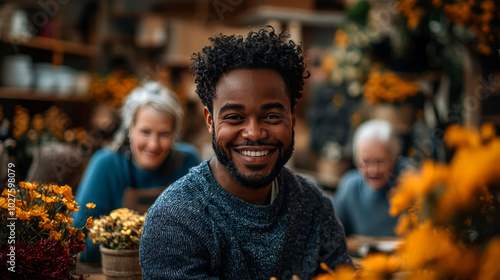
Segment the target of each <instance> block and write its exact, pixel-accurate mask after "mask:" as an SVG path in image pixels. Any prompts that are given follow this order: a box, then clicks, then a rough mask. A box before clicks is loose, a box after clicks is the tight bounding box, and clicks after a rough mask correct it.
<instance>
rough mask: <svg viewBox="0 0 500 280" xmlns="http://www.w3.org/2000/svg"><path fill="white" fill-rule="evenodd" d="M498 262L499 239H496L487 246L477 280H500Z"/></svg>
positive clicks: (499, 251)
mask: <svg viewBox="0 0 500 280" xmlns="http://www.w3.org/2000/svg"><path fill="white" fill-rule="evenodd" d="M498 260H500V238H496V239H494V240H492V241H491V242H490V243H489V244H488V247H487V248H486V252H485V253H484V255H483V256H482V258H481V262H480V263H481V264H480V268H479V273H478V277H477V280H496V279H500V267H499V266H498Z"/></svg>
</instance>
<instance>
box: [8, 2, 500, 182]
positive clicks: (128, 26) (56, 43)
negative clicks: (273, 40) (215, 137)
mask: <svg viewBox="0 0 500 280" xmlns="http://www.w3.org/2000/svg"><path fill="white" fill-rule="evenodd" d="M407 2H408V1H404V0H392V1H382V0H369V1H363V0H359V1H357V0H303V1H299V0H288V1H284V0H257V1H245V0H232V1H229V0H145V1H133V0H101V1H97V0H81V1H73V0H66V1H59V0H47V1H37V0H22V1H16V0H3V1H2V0H0V22H1V23H0V65H2V68H0V75H1V76H0V77H1V78H2V79H0V82H1V84H0V102H1V104H0V105H1V106H2V116H3V119H4V120H13V119H14V116H15V115H16V112H18V111H16V105H18V106H22V107H23V108H25V109H26V110H27V111H28V112H29V115H30V117H31V118H33V117H34V116H35V115H37V114H41V115H44V114H45V113H46V112H47V111H48V110H49V109H50V108H52V107H53V106H56V107H57V108H59V109H61V112H62V113H64V114H66V115H67V116H68V119H69V120H70V121H71V123H70V124H67V126H66V127H65V129H67V130H70V129H73V128H78V127H82V128H83V129H85V131H86V132H87V133H88V134H89V135H91V134H92V133H93V134H94V135H97V136H94V138H95V139H97V140H93V141H91V142H92V143H91V144H89V143H88V142H89V141H87V145H89V146H91V150H93V149H97V148H99V147H102V146H104V145H106V143H108V141H109V140H110V139H111V136H112V134H113V132H114V130H115V129H116V127H117V124H118V123H119V118H118V117H117V108H118V107H119V106H120V104H121V101H122V99H123V97H124V96H125V95H126V94H127V91H128V90H130V89H131V88H133V87H134V86H135V85H137V84H138V83H139V82H140V81H142V80H143V79H155V80H159V81H160V82H162V83H163V84H165V85H166V86H168V87H170V88H172V89H173V90H174V91H175V92H176V93H177V94H178V95H179V98H180V100H181V101H182V104H183V106H184V109H185V110H186V112H187V113H186V116H188V117H187V118H186V120H185V127H184V132H183V137H182V140H184V141H187V142H190V143H192V144H194V145H195V146H196V147H197V148H198V149H199V152H200V154H201V155H202V158H208V157H210V156H211V142H210V140H211V139H210V135H208V133H206V130H205V128H204V124H203V116H202V113H201V112H202V108H201V104H200V102H199V100H198V97H197V96H196V94H195V92H194V84H193V79H192V76H191V74H190V72H189V66H190V63H191V62H190V57H191V54H192V53H193V52H196V51H198V50H200V49H201V48H202V47H203V46H204V45H206V44H208V43H209V40H208V37H209V36H213V35H216V34H218V33H239V34H246V33H248V31H249V30H255V29H259V28H261V27H263V26H265V25H272V26H274V27H275V28H276V29H277V30H281V29H284V28H286V29H288V30H289V32H290V35H291V39H292V40H294V41H296V42H301V43H302V47H303V50H304V57H305V62H306V64H307V67H308V70H309V72H310V73H311V77H310V78H309V79H308V80H307V81H306V85H305V87H304V95H303V98H302V100H301V101H300V102H299V103H298V107H297V127H296V147H295V153H294V157H293V158H292V160H291V162H290V163H289V165H290V167H292V168H295V169H296V170H299V171H300V172H301V173H303V174H305V175H306V176H309V177H311V178H312V179H314V180H316V181H317V182H318V183H319V184H320V185H322V186H324V187H325V189H328V188H330V189H333V190H334V188H335V186H336V184H337V183H338V179H339V178H340V176H341V175H342V174H343V172H345V171H346V170H347V169H349V168H352V161H351V158H350V154H351V153H350V144H349V142H350V137H351V134H352V131H353V129H354V128H355V127H356V126H357V125H358V124H359V123H360V122H362V121H364V120H366V119H368V118H372V117H382V118H387V119H390V120H391V121H392V122H393V123H394V124H395V125H396V127H397V128H398V129H399V131H400V133H401V136H402V139H403V140H404V141H405V143H406V144H405V145H406V152H407V155H408V156H410V157H413V158H414V159H415V161H416V162H419V161H420V160H422V159H423V158H425V157H434V158H437V159H441V160H444V159H445V158H446V157H447V153H448V152H447V151H446V150H444V148H443V147H442V133H439V132H440V131H442V130H443V129H444V128H445V127H446V126H447V125H449V124H450V123H464V124H468V125H472V126H476V127H478V126H479V125H480V124H482V123H484V122H493V123H494V124H495V125H496V127H497V129H498V130H500V117H499V116H500V109H499V108H500V106H499V104H500V97H499V95H500V86H499V85H500V75H499V73H500V69H499V68H498V65H500V59H499V57H500V56H499V55H498V53H497V52H498V48H496V47H495V46H498V45H499V44H498V42H500V35H499V34H498V29H499V28H498V27H499V26H497V25H498V23H499V20H498V19H497V17H494V20H493V21H492V22H491V24H490V25H488V26H489V27H491V29H492V30H495V31H494V33H492V35H491V36H493V39H494V40H493V42H494V44H493V48H492V49H491V50H490V53H489V54H485V53H480V52H478V48H477V43H478V42H479V40H478V39H477V36H478V35H477V34H476V37H474V32H470V30H468V29H467V28H465V27H461V26H459V25H457V24H455V23H454V22H453V20H452V19H449V18H447V16H446V14H445V13H444V10H443V9H442V8H441V9H438V8H432V7H431V6H426V8H425V9H424V11H425V12H426V13H424V15H423V16H422V17H420V18H419V20H418V21H417V20H415V18H411V17H412V15H414V14H412V13H411V11H412V10H411V9H415V8H417V6H416V5H426V4H428V3H427V2H429V3H430V1H424V0H420V1H417V2H415V3H414V6H410V7H409V8H408V7H407V6H404V5H407ZM448 2H449V3H451V4H452V3H453V2H454V1H451V0H450V1H448ZM448 2H447V3H448ZM412 3H413V2H412ZM397 5H401V6H400V7H403V8H405V7H406V8H408V9H406V10H405V9H402V11H410V12H409V13H408V14H407V15H402V14H401V13H399V12H398V10H396V9H394V7H396V6H397ZM476 10H477V9H476ZM476 10H474V11H476ZM412 20H413V21H412ZM409 23H412V24H414V26H412V27H411V28H410V27H408V26H409ZM468 28H469V29H470V27H468ZM471 34H472V35H471ZM482 50H485V48H483V49H482ZM374 66H378V67H379V68H378V69H379V71H380V72H393V73H395V74H396V75H398V77H400V78H401V79H402V80H403V81H406V82H413V83H416V84H417V85H418V87H419V92H418V94H417V95H416V97H413V98H409V99H408V100H406V101H404V102H399V103H398V102H392V103H391V102H380V103H379V104H368V103H367V102H366V99H365V98H364V96H363V91H364V90H365V89H364V85H366V84H367V82H368V80H369V78H370V73H372V70H373V69H374ZM16 69H17V70H16ZM389 103H390V104H389ZM403 103H404V104H403ZM30 121H32V119H30ZM4 125H5V124H4ZM28 126H29V125H28ZM28 131H29V129H27V130H26V133H27V132H28ZM69 135H71V133H70V134H69ZM5 137H7V134H6V136H5ZM5 137H4V138H5ZM70 138H71V137H70ZM89 138H90V137H89ZM63 142H64V140H63ZM90 154H91V152H90V153H89V155H90ZM89 155H85V156H86V157H88V156H89ZM84 162H85V161H82V164H84ZM0 175H1V174H0Z"/></svg>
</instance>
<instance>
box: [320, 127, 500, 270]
mask: <svg viewBox="0 0 500 280" xmlns="http://www.w3.org/2000/svg"><path fill="white" fill-rule="evenodd" d="M444 140H445V143H446V144H447V146H448V147H450V148H455V149H456V150H455V152H454V155H453V158H452V159H451V161H450V162H449V163H447V164H444V163H437V162H433V161H427V162H424V163H423V164H422V166H421V168H420V170H418V171H415V172H412V173H407V174H405V175H404V176H402V177H401V179H400V181H399V182H398V185H397V187H396V189H395V192H394V193H393V195H392V197H391V199H390V204H391V207H390V209H389V212H390V214H391V215H397V214H401V216H400V219H399V222H398V225H397V227H396V232H397V233H398V234H399V235H401V239H402V242H401V244H400V245H399V246H398V247H397V248H396V250H395V251H394V252H393V253H392V254H384V253H372V254H368V255H367V256H366V257H364V258H363V259H361V261H360V269H359V270H354V269H353V268H351V267H340V268H337V269H336V270H335V271H332V270H329V268H328V267H326V266H325V265H324V264H322V267H323V268H324V269H325V270H326V271H327V272H328V273H326V274H323V275H321V276H318V277H317V278H316V280H320V279H322V280H328V279H330V280H331V279H432V280H444V279H468V280H476V279H477V280H493V279H500V266H498V260H499V259H500V164H499V162H500V137H498V136H495V130H494V128H493V125H489V124H487V125H483V126H482V127H481V130H480V132H478V131H476V130H474V129H470V128H464V127H461V126H458V125H452V126H450V127H449V128H448V129H447V130H446V132H445V137H444Z"/></svg>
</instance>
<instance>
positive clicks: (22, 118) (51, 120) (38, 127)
mask: <svg viewBox="0 0 500 280" xmlns="http://www.w3.org/2000/svg"><path fill="white" fill-rule="evenodd" d="M70 125H71V119H70V118H69V117H68V115H67V114H66V113H65V112H64V111H63V110H61V108H59V107H57V106H52V107H50V108H49V109H47V110H46V111H45V112H44V113H42V114H36V115H34V116H33V117H32V118H31V117H30V115H29V111H28V109H26V108H24V107H22V106H20V105H17V106H16V108H15V114H14V117H13V119H12V137H13V138H14V139H15V140H20V139H21V138H26V140H28V142H30V143H36V144H40V143H43V142H46V141H49V140H51V139H54V140H56V141H65V142H73V141H75V140H77V141H78V142H80V143H84V142H86V141H87V140H88V137H87V132H86V131H85V129H83V128H82V127H77V128H70Z"/></svg>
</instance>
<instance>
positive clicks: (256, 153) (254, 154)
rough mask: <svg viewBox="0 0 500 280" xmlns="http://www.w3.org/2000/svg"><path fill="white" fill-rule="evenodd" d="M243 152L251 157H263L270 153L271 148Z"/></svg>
mask: <svg viewBox="0 0 500 280" xmlns="http://www.w3.org/2000/svg"><path fill="white" fill-rule="evenodd" d="M241 153H242V154H243V155H245V156H249V157H261V156H265V155H267V154H269V150H264V151H241Z"/></svg>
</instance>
